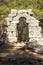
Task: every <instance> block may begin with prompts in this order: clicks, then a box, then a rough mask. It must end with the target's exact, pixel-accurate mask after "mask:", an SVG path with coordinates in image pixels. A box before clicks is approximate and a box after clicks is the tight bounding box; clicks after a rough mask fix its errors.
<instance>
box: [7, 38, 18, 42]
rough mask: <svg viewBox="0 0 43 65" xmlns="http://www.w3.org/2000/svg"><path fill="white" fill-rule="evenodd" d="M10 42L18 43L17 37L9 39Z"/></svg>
mask: <svg viewBox="0 0 43 65" xmlns="http://www.w3.org/2000/svg"><path fill="white" fill-rule="evenodd" d="M8 41H9V42H17V37H8Z"/></svg>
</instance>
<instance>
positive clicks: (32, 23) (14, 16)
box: [5, 9, 43, 45]
mask: <svg viewBox="0 0 43 65" xmlns="http://www.w3.org/2000/svg"><path fill="white" fill-rule="evenodd" d="M31 14H33V12H32V10H31V9H27V10H25V9H23V10H14V9H12V10H11V12H10V13H9V15H8V17H6V18H5V25H7V27H5V29H6V31H7V32H6V34H7V38H8V41H9V42H18V39H17V24H18V23H19V19H20V18H21V17H25V18H26V23H28V29H29V42H37V43H38V44H40V45H43V38H42V36H41V27H40V26H39V21H38V20H37V19H36V18H34V17H33V16H31Z"/></svg>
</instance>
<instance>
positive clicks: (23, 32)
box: [17, 17, 29, 42]
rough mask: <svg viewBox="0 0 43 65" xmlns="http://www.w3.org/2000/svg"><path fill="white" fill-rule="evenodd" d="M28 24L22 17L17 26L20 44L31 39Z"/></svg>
mask: <svg viewBox="0 0 43 65" xmlns="http://www.w3.org/2000/svg"><path fill="white" fill-rule="evenodd" d="M28 30H29V29H28V23H26V18H25V17H21V18H20V19H19V23H18V24H17V32H18V42H21V41H23V42H25V41H28V39H29V32H28Z"/></svg>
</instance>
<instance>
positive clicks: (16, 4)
mask: <svg viewBox="0 0 43 65" xmlns="http://www.w3.org/2000/svg"><path fill="white" fill-rule="evenodd" d="M29 8H31V9H32V10H33V12H34V16H35V17H37V18H38V19H41V18H43V0H0V23H2V22H3V18H4V16H5V15H6V14H7V13H8V12H9V11H10V10H11V9H29Z"/></svg>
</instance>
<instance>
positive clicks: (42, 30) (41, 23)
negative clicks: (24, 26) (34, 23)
mask: <svg viewBox="0 0 43 65" xmlns="http://www.w3.org/2000/svg"><path fill="white" fill-rule="evenodd" d="M39 21H40V22H39V26H40V27H41V35H42V37H43V19H40V20H39Z"/></svg>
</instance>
